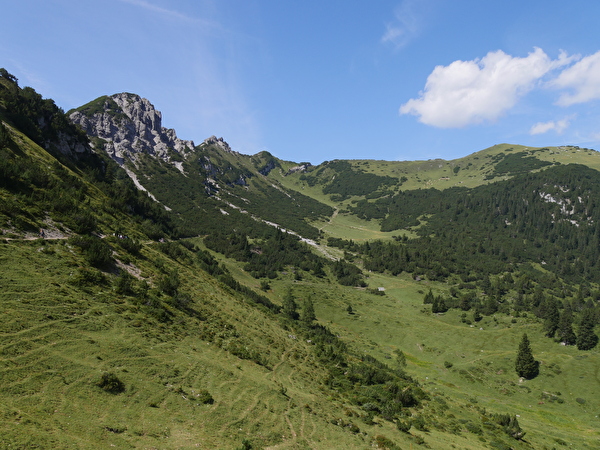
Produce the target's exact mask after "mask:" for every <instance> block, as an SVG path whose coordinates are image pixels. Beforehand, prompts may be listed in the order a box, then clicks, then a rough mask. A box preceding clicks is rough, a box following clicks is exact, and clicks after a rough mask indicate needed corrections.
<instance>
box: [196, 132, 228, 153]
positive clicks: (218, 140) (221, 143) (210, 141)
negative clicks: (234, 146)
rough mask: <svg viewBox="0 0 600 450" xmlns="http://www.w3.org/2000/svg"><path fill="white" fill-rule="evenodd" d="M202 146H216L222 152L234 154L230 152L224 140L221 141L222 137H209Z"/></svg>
mask: <svg viewBox="0 0 600 450" xmlns="http://www.w3.org/2000/svg"><path fill="white" fill-rule="evenodd" d="M202 145H216V146H217V147H220V148H221V149H222V150H225V151H226V152H229V153H235V152H234V151H233V150H231V147H230V146H229V144H228V143H227V142H226V141H225V140H223V138H222V137H220V138H218V137H216V136H211V137H209V138H206V139H204V142H202Z"/></svg>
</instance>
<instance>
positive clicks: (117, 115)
mask: <svg viewBox="0 0 600 450" xmlns="http://www.w3.org/2000/svg"><path fill="white" fill-rule="evenodd" d="M69 117H70V119H71V120H72V121H73V122H74V123H77V124H79V125H81V127H82V128H83V129H84V130H85V131H86V132H87V133H88V135H90V136H96V137H98V138H100V139H102V141H104V142H103V144H102V145H103V146H104V148H103V150H104V151H105V152H106V153H107V154H108V155H109V156H110V157H111V158H113V159H114V160H115V161H117V162H118V163H119V164H120V165H123V164H124V162H125V160H127V159H129V160H132V161H134V162H135V160H136V159H137V156H138V155H139V154H141V153H146V154H149V155H152V156H154V157H157V158H160V159H162V160H164V161H170V160H171V158H172V156H174V155H173V152H175V153H177V154H179V155H181V156H182V157H183V158H185V156H186V155H187V153H189V152H190V151H191V150H192V149H193V148H194V142H193V141H189V140H182V139H179V138H178V137H177V135H176V134H175V130H173V129H167V128H164V127H163V126H162V114H161V113H160V111H157V110H156V109H155V108H154V106H153V105H152V103H150V102H149V101H148V100H147V99H145V98H142V97H140V96H139V95H136V94H130V93H121V94H114V95H111V96H104V97H100V98H98V99H96V100H94V101H92V102H90V103H88V104H87V105H84V106H82V107H80V108H78V109H77V110H75V111H74V112H72V113H71V114H70V116H69Z"/></svg>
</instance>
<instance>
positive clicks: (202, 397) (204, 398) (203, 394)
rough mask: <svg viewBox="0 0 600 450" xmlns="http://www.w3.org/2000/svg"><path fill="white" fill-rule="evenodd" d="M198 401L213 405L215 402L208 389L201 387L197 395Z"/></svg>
mask: <svg viewBox="0 0 600 450" xmlns="http://www.w3.org/2000/svg"><path fill="white" fill-rule="evenodd" d="M196 397H197V398H198V401H199V402H200V403H202V404H204V405H212V404H213V403H214V402H215V399H214V398H213V396H212V395H211V394H210V392H208V391H207V390H206V389H201V390H200V391H199V392H198V394H197V395H196Z"/></svg>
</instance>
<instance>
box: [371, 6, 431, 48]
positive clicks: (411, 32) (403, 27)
mask: <svg viewBox="0 0 600 450" xmlns="http://www.w3.org/2000/svg"><path fill="white" fill-rule="evenodd" d="M427 3H428V2H426V1H423V0H404V1H403V2H402V4H401V5H400V6H398V7H397V8H396V10H395V11H394V20H393V21H392V22H390V23H388V24H386V31H385V33H384V35H383V36H382V37H381V42H383V43H390V44H393V45H394V46H395V47H396V48H402V47H404V46H405V45H407V44H408V43H409V42H410V41H411V40H412V39H413V38H414V37H415V36H416V35H418V34H419V32H420V30H421V28H422V26H423V25H422V23H423V20H422V17H423V7H424V6H427Z"/></svg>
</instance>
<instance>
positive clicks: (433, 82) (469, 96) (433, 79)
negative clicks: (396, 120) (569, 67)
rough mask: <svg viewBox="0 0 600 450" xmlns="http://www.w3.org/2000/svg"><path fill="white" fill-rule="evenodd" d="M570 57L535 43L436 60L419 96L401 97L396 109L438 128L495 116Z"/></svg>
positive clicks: (460, 124)
mask: <svg viewBox="0 0 600 450" xmlns="http://www.w3.org/2000/svg"><path fill="white" fill-rule="evenodd" d="M571 60H572V58H569V57H567V55H566V54H564V53H561V54H560V56H559V58H558V59H556V60H551V59H550V58H549V57H548V55H546V53H544V51H543V50H542V49H540V48H535V49H534V51H533V52H531V53H529V54H528V55H527V56H526V57H524V58H520V57H514V56H511V55H508V54H506V53H504V52H503V51H501V50H498V51H495V52H489V53H488V54H487V55H486V56H484V57H483V58H481V59H475V60H472V61H460V60H459V61H454V62H453V63H451V64H450V65H448V66H437V67H436V68H435V69H434V70H433V72H432V73H431V74H430V75H429V77H428V78H427V82H426V84H425V90H424V91H423V92H421V93H420V96H419V98H416V99H410V100H409V101H407V102H406V103H404V104H403V105H402V106H401V107H400V114H413V115H415V116H418V117H419V121H420V122H422V123H424V124H427V125H432V126H435V127H440V128H460V127H464V126H467V125H471V124H476V123H481V122H487V121H494V120H496V119H497V118H498V117H500V116H501V115H502V114H503V113H505V112H506V111H507V110H509V109H510V108H512V107H513V106H514V105H515V104H516V102H517V101H518V100H519V98H521V97H522V96H523V95H525V94H526V93H527V92H529V91H530V90H531V89H532V88H533V87H534V86H535V84H536V82H538V81H539V80H540V79H541V78H542V77H543V76H544V75H546V74H547V73H548V72H549V71H551V70H553V69H555V68H557V67H561V66H563V65H565V64H568V63H569V62H570V61H571Z"/></svg>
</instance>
